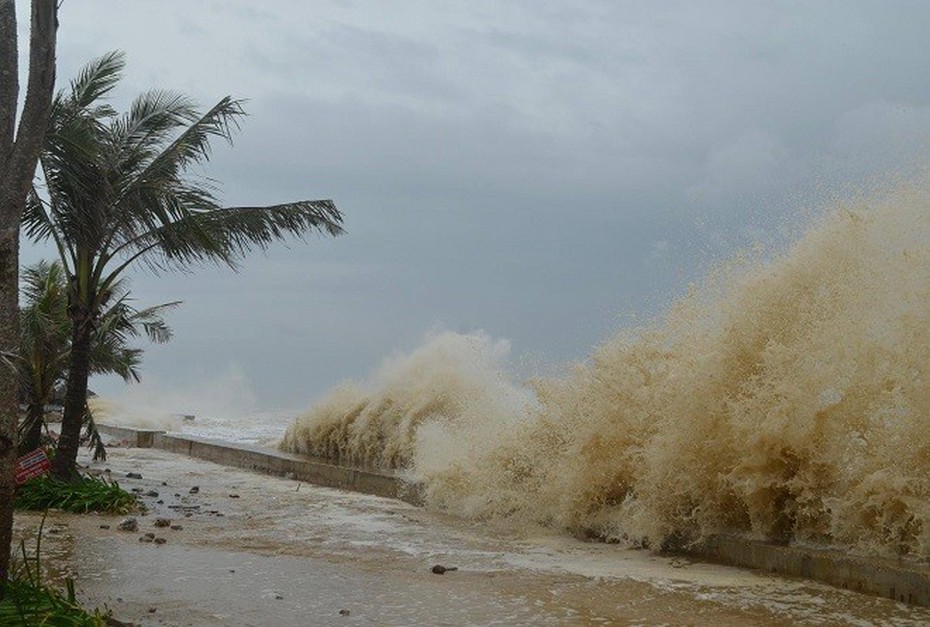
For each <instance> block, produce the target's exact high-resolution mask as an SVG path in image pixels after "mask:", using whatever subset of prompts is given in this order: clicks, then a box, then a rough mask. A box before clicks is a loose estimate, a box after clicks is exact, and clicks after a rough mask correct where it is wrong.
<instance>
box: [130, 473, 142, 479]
mask: <svg viewBox="0 0 930 627" xmlns="http://www.w3.org/2000/svg"><path fill="white" fill-rule="evenodd" d="M126 478H127V479H141V478H142V475H140V474H139V473H137V472H127V473H126Z"/></svg>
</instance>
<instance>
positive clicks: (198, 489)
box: [187, 485, 200, 494]
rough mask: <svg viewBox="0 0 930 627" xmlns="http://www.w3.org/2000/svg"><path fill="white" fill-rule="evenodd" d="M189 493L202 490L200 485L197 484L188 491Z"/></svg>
mask: <svg viewBox="0 0 930 627" xmlns="http://www.w3.org/2000/svg"><path fill="white" fill-rule="evenodd" d="M187 492H188V493H189V494H197V493H198V492H200V486H198V485H195V486H194V487H193V488H191V489H190V490H188V491H187Z"/></svg>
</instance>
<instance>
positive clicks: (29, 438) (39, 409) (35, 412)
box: [19, 401, 45, 455]
mask: <svg viewBox="0 0 930 627" xmlns="http://www.w3.org/2000/svg"><path fill="white" fill-rule="evenodd" d="M24 424H25V425H26V435H25V436H23V438H22V440H21V441H20V443H19V453H20V455H25V454H26V453H30V452H32V451H34V450H36V449H37V448H39V443H40V442H41V441H42V427H43V425H45V405H44V404H43V403H37V402H35V401H32V402H30V403H29V405H28V406H27V407H26V422H25V423H24Z"/></svg>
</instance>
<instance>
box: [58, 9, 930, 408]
mask: <svg viewBox="0 0 930 627" xmlns="http://www.w3.org/2000/svg"><path fill="white" fill-rule="evenodd" d="M157 6H158V8H157V9H155V8H154V5H153V4H152V3H148V2H141V1H126V2H120V3H105V2H102V1H100V0H82V1H81V2H79V3H78V2H68V3H65V5H64V10H63V13H62V27H61V52H60V58H61V70H60V73H61V75H62V76H63V77H68V76H70V75H72V74H73V73H74V72H75V71H76V69H77V68H78V67H79V66H80V65H81V64H82V63H83V62H84V61H86V60H87V59H88V58H90V57H91V56H94V55H99V54H101V53H103V52H105V51H106V50H109V49H112V48H123V49H125V50H127V52H128V53H129V59H130V67H129V71H128V75H127V80H126V82H125V85H124V88H123V90H122V91H121V92H120V94H119V96H118V97H117V99H116V103H117V104H118V105H120V104H125V102H127V101H128V100H129V98H130V97H131V96H132V95H133V94H134V93H135V92H137V91H140V90H142V89H145V88H148V87H152V86H161V87H174V88H177V89H181V90H184V91H186V92H188V93H191V94H192V95H194V96H195V97H196V98H198V99H199V100H200V101H201V102H202V103H204V105H208V104H210V103H212V102H214V101H215V100H217V99H218V98H219V97H221V96H223V95H225V94H227V93H231V94H234V95H236V96H241V97H247V98H249V103H248V110H249V112H250V117H249V119H248V120H246V123H245V125H244V128H243V132H242V133H241V135H240V136H239V137H238V139H237V143H236V147H235V148H234V149H232V150H227V149H225V148H220V147H217V151H216V155H215V159H214V163H213V165H212V166H211V168H210V170H209V174H211V175H212V176H214V177H215V178H217V179H218V180H220V181H222V182H223V183H224V189H225V196H226V198H227V199H228V200H229V201H230V202H231V203H240V202H243V203H244V202H249V203H251V202H263V201H264V202H279V201H284V200H288V199H294V198H305V197H331V198H334V199H336V201H337V202H338V203H339V205H340V207H342V208H343V209H344V211H345V212H346V220H347V228H348V231H349V234H348V235H347V236H346V237H344V238H341V239H339V240H337V241H328V240H319V239H315V238H311V239H310V242H309V245H307V246H304V245H302V244H293V245H292V246H291V247H290V248H284V247H281V246H276V247H274V248H273V249H272V250H271V251H270V252H269V254H268V255H267V256H266V257H263V256H260V255H259V256H257V257H256V258H255V259H252V260H249V262H248V263H247V264H246V265H245V267H244V268H243V271H242V273H241V274H240V275H237V276H234V275H231V274H230V273H228V272H226V271H221V270H206V271H204V272H202V273H197V274H194V275H191V276H182V277H176V276H169V277H160V278H151V277H148V276H145V275H140V276H138V277H136V279H135V281H136V288H137V294H138V296H139V297H140V298H143V299H144V300H145V301H146V302H150V301H151V302H157V301H160V300H173V299H175V298H181V299H183V300H185V301H186V303H185V305H184V307H183V308H182V309H181V310H180V311H178V312H177V313H173V314H172V321H173V323H174V326H175V328H176V330H177V339H176V341H175V342H173V343H171V344H168V345H166V346H163V347H157V348H155V349H152V350H150V351H149V353H148V361H147V369H148V370H149V371H150V372H151V373H153V375H154V376H155V378H156V379H158V380H159V381H160V382H162V384H165V385H170V384H171V382H172V377H174V378H175V379H176V380H178V381H180V380H182V379H184V378H185V377H186V376H187V375H188V374H189V373H191V372H194V371H197V372H204V371H205V372H210V371H211V370H215V371H216V372H218V373H223V372H226V371H227V370H228V368H229V367H231V366H230V365H232V366H234V367H235V369H236V372H240V371H241V372H242V373H244V375H245V376H247V377H249V378H251V379H252V380H253V381H254V382H255V386H256V389H257V392H256V397H257V399H258V400H257V402H259V403H263V404H265V405H267V406H282V405H298V406H299V405H305V404H308V403H309V402H310V401H311V400H312V399H313V398H314V397H315V396H317V395H318V394H319V393H320V392H321V391H322V390H324V389H325V388H327V387H329V386H330V385H332V384H333V383H335V382H338V381H339V380H341V379H343V378H346V377H350V376H360V375H362V374H363V373H365V372H366V371H368V369H369V368H370V367H371V366H372V365H373V364H375V363H376V362H378V361H379V360H380V359H381V358H382V357H383V356H385V355H386V354H389V353H391V352H392V351H394V350H397V349H402V348H410V347H411V345H412V344H414V343H415V342H417V340H418V338H419V337H420V336H421V334H422V333H423V332H425V331H427V330H428V329H430V328H432V327H434V326H436V325H444V326H446V327H447V328H451V329H454V330H472V329H476V328H482V329H485V330H486V331H488V332H489V333H491V334H492V335H494V336H502V337H508V338H511V339H512V340H513V345H514V350H515V351H516V352H517V353H518V354H522V353H530V354H533V355H536V356H539V357H540V359H542V360H543V361H548V362H561V361H563V360H567V359H578V358H583V357H584V356H585V355H586V354H587V352H588V349H589V348H590V346H591V345H592V344H595V343H596V342H598V341H599V340H600V339H602V338H603V337H604V336H605V335H606V334H607V333H609V332H610V330H611V329H613V328H614V327H615V326H617V325H618V324H620V320H621V316H622V315H624V314H627V313H629V312H639V314H640V315H641V316H643V315H646V316H648V315H651V314H653V313H655V312H657V311H659V310H660V309H661V307H662V306H663V305H665V304H667V303H668V302H669V301H670V300H671V299H672V298H674V296H675V295H676V294H679V293H680V291H681V289H682V287H683V286H684V285H685V284H687V282H688V281H689V280H693V279H694V278H696V277H697V276H699V275H700V273H701V272H702V269H703V268H706V266H707V265H708V264H710V263H712V262H713V261H714V260H715V259H719V258H720V257H721V256H725V255H727V254H729V253H730V252H731V251H732V250H733V248H734V247H736V246H741V245H745V244H747V243H749V242H751V241H752V240H753V239H756V238H759V237H762V238H766V237H770V236H771V235H770V233H771V232H773V231H775V230H776V229H777V228H779V226H778V225H779V224H781V223H783V222H784V221H785V220H786V216H790V215H792V214H791V212H792V211H793V209H795V208H796V207H798V206H799V205H803V204H809V203H815V202H817V199H818V198H820V197H821V196H822V194H823V189H824V187H825V186H826V187H830V186H841V185H844V184H846V185H849V184H850V181H853V184H855V181H858V180H860V179H862V178H863V177H866V176H872V175H875V174H881V173H887V172H893V173H897V172H900V171H901V170H902V169H916V168H918V167H920V165H921V164H922V163H923V160H924V159H925V157H926V155H927V148H928V142H930V132H928V131H926V130H925V129H927V128H930V126H928V124H927V122H928V121H930V120H928V115H930V114H928V113H927V112H928V111H930V83H928V81H926V80H925V76H924V74H925V67H924V65H925V55H924V54H923V51H924V49H925V39H926V37H925V33H924V30H925V25H926V24H928V23H930V5H926V4H924V3H906V2H900V3H893V4H886V3H875V2H846V1H844V2H817V3H810V2H786V3H777V4H772V3H747V2H702V3H692V2H663V3H646V2H643V3H617V2H607V1H604V2H589V1H577V2H564V1H559V2H539V1H529V0H527V1H522V2H508V3H497V2H468V3H463V2H434V3H429V4H423V3H417V2H397V3H381V2H374V1H368V2H337V1H333V2H314V3H295V2H284V1H283V0H274V1H271V0H269V1H267V2H262V3H254V2H246V1H245V0H241V1H232V0H231V1H225V2H209V3H190V2H182V1H181V0H170V1H168V0H165V1H163V2H159V3H158V5H157ZM102 15H105V16H106V19H101V16H102ZM825 182H826V183H825Z"/></svg>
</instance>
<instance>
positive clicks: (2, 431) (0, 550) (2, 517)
mask: <svg viewBox="0 0 930 627" xmlns="http://www.w3.org/2000/svg"><path fill="white" fill-rule="evenodd" d="M18 288H19V229H9V230H6V231H0V352H2V353H3V354H2V355H0V582H3V581H6V576H7V568H8V566H9V563H10V544H11V542H12V541H13V490H14V488H15V487H16V486H15V475H16V470H15V466H16V428H17V425H18V423H19V377H18V376H17V373H16V370H15V369H14V366H13V364H12V363H10V362H11V361H12V359H13V355H15V354H16V352H18V350H19V298H18V297H19V289H18ZM3 357H8V358H9V361H8V360H7V359H3Z"/></svg>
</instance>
